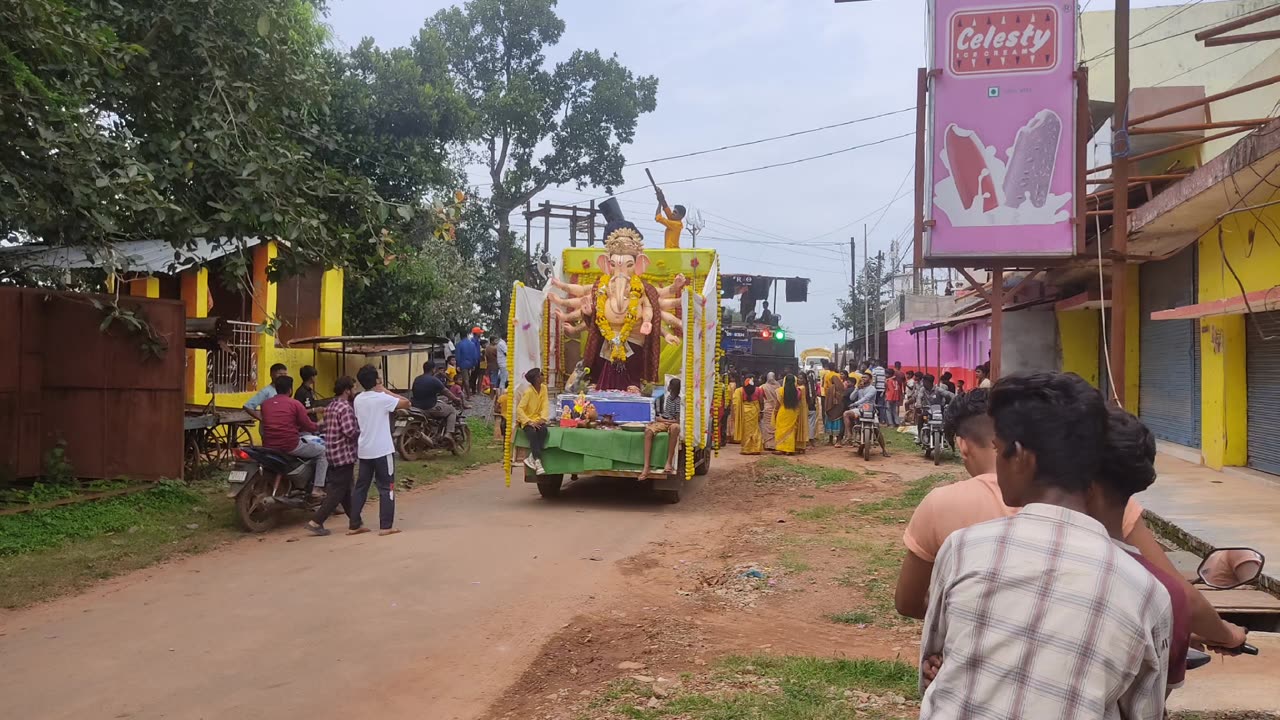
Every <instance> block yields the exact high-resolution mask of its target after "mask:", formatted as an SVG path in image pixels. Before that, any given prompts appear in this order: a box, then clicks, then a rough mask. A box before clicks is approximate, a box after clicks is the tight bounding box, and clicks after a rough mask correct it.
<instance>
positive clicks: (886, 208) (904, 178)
mask: <svg viewBox="0 0 1280 720" xmlns="http://www.w3.org/2000/svg"><path fill="white" fill-rule="evenodd" d="M915 169H916V163H915V161H914V160H912V161H911V167H909V168H907V174H906V175H903V176H902V182H900V183H898V189H897V190H894V191H893V195H894V198H893V199H892V200H890V201H889V204H888V205H885V206H884V212H882V213H880V217H879V218H877V219H876V224H875V225H872V226H871V230H870V233H874V232H875V231H876V228H878V227H880V223H881V222H883V221H884V216H885V215H888V214H889V208H891V207H893V204H894V203H896V202H897V201H898V199H899V198H901V197H902V196H903V195H905V194H906V193H902V188H903V187H904V186H905V185H906V184H907V180H908V179H910V178H911V173H912V172H913V171H914V170H915ZM899 193H902V195H899Z"/></svg>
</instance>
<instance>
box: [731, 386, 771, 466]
mask: <svg viewBox="0 0 1280 720" xmlns="http://www.w3.org/2000/svg"><path fill="white" fill-rule="evenodd" d="M762 397H763V393H762V392H761V391H760V390H758V389H757V388H756V386H755V383H754V382H752V378H751V377H750V376H747V377H744V378H743V379H742V387H740V388H738V389H737V391H736V392H735V393H734V397H733V408H734V410H735V411H736V415H737V435H738V441H739V442H741V443H742V450H741V451H740V452H741V453H742V454H743V455H759V454H760V453H762V452H764V436H763V435H761V434H760V407H761V402H760V401H761V398H762Z"/></svg>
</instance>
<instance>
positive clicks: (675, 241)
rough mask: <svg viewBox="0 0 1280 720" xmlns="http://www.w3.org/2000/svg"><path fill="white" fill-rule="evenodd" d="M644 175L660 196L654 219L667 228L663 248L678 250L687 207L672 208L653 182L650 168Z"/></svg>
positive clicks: (646, 169)
mask: <svg viewBox="0 0 1280 720" xmlns="http://www.w3.org/2000/svg"><path fill="white" fill-rule="evenodd" d="M644 174H645V175H648V176H649V184H651V185H653V191H654V193H656V194H657V196H658V210H657V212H656V213H655V214H654V216H653V219H654V220H655V221H657V223H658V224H659V225H662V226H663V227H664V228H666V232H665V233H664V235H663V241H664V242H663V247H665V248H666V249H668V250H677V249H679V248H680V235H681V234H682V233H684V216H685V207H684V206H683V205H677V206H675V208H672V207H671V206H670V205H667V196H666V195H664V194H663V192H662V189H661V188H659V187H658V184H657V183H655V182H654V181H653V174H652V173H650V172H649V169H648V168H645V171H644ZM664 215H665V217H664Z"/></svg>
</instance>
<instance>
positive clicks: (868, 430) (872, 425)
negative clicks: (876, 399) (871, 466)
mask: <svg viewBox="0 0 1280 720" xmlns="http://www.w3.org/2000/svg"><path fill="white" fill-rule="evenodd" d="M858 439H859V442H860V443H861V444H862V448H861V450H860V451H859V452H860V453H861V455H862V459H863V460H864V461H865V460H870V459H871V446H872V445H875V444H876V443H878V442H879V440H880V417H879V415H878V414H877V412H876V407H875V405H872V404H871V403H863V404H862V407H860V408H858Z"/></svg>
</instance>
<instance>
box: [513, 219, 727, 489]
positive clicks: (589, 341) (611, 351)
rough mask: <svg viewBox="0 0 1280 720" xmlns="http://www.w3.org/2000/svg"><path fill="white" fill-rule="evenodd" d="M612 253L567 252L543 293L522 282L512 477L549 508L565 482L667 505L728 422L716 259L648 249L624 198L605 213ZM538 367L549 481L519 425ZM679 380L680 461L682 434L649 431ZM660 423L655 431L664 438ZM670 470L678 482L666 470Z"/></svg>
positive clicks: (707, 253)
mask: <svg viewBox="0 0 1280 720" xmlns="http://www.w3.org/2000/svg"><path fill="white" fill-rule="evenodd" d="M601 212H602V213H603V214H604V216H605V220H606V226H605V233H604V236H605V241H604V246H603V248H601V247H600V246H595V247H585V248H583V247H574V248H569V249H566V250H565V251H564V252H563V254H562V256H561V258H560V263H559V265H558V267H557V268H556V270H555V272H554V273H553V276H552V278H551V279H550V280H549V281H548V282H547V283H546V286H545V287H543V288H533V287H527V286H525V285H524V284H523V283H518V282H517V283H516V284H515V287H514V291H513V293H512V300H511V307H510V313H509V323H508V328H507V337H508V339H509V342H508V346H509V350H508V354H507V364H508V366H507V370H508V375H509V377H510V378H511V382H510V386H509V388H508V390H507V393H508V395H507V402H506V408H507V417H506V427H507V433H506V447H505V455H504V458H505V468H506V480H507V484H508V486H509V485H510V483H511V476H512V472H513V469H517V470H520V471H522V472H523V475H524V480H525V482H529V483H537V485H538V490H539V492H540V493H541V494H542V496H543V497H545V498H554V497H556V496H558V495H559V493H560V490H561V487H562V486H563V484H564V482H565V480H566V478H567V479H569V480H571V481H572V480H576V479H578V478H579V477H585V476H607V477H621V478H631V479H635V480H638V481H641V482H644V483H645V485H646V486H648V487H650V488H651V489H652V490H653V492H655V493H657V494H658V495H659V496H660V497H662V498H663V499H665V500H667V501H668V502H678V501H679V499H680V491H681V489H682V487H683V485H684V483H685V482H686V481H687V480H688V479H690V478H691V477H693V476H694V475H703V474H705V473H707V472H708V470H709V469H710V467H711V460H712V455H713V454H714V449H715V448H714V446H713V444H712V437H713V436H716V432H715V430H716V428H715V424H716V419H717V418H718V416H719V414H720V413H719V407H720V402H719V398H720V392H719V391H720V389H721V388H720V386H719V384H718V377H719V373H718V372H717V364H718V361H719V360H720V357H719V347H720V310H719V308H720V304H719V293H720V286H719V269H718V260H717V257H716V252H715V250H712V249H709V248H697V249H683V248H676V249H646V248H645V247H644V238H643V236H642V235H641V234H640V232H639V230H638V229H636V227H635V225H633V224H631V223H629V222H627V221H626V220H625V219H623V217H622V214H621V212H620V210H619V208H618V204H617V202H616V201H615V200H612V199H610V200H607V201H605V202H604V203H602V204H601ZM533 368H538V369H540V370H541V371H542V377H543V378H544V379H545V383H546V385H547V388H548V398H549V405H550V406H551V407H549V408H547V409H546V411H547V417H548V425H547V427H548V432H547V437H546V445H545V448H544V449H543V451H542V453H541V458H540V465H539V466H540V468H541V471H540V472H539V470H538V468H536V467H529V466H528V464H526V463H524V462H523V461H524V460H525V459H526V456H527V454H528V453H529V441H528V438H527V437H526V434H525V433H524V432H523V431H522V429H521V428H520V427H519V423H518V422H517V408H518V405H519V402H520V398H521V397H522V396H523V394H524V392H525V391H526V390H527V389H528V388H529V387H530V385H529V383H528V382H527V381H526V379H525V376H526V374H527V373H528V371H529V370H531V369H533ZM672 379H679V380H680V401H681V404H680V413H679V414H680V418H679V423H678V427H679V433H678V440H677V442H679V443H680V444H681V445H680V447H679V448H678V449H677V450H678V451H677V452H676V457H675V462H674V463H671V464H670V465H668V450H669V441H670V438H671V435H672V433H670V432H666V431H661V432H653V433H652V444H651V449H650V453H651V468H653V469H655V470H656V472H653V471H651V472H650V473H648V475H647V476H643V473H642V470H643V469H644V460H645V445H646V429H647V428H649V427H650V426H651V424H653V423H654V421H655V420H656V419H658V418H657V415H656V413H657V412H658V403H659V402H661V401H662V397H663V396H664V395H665V393H666V389H667V388H668V387H669V386H670V381H671V380H672ZM665 429H666V428H665V426H663V425H654V430H665ZM667 468H670V469H671V470H672V472H670V473H668V472H666V469H667Z"/></svg>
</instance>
